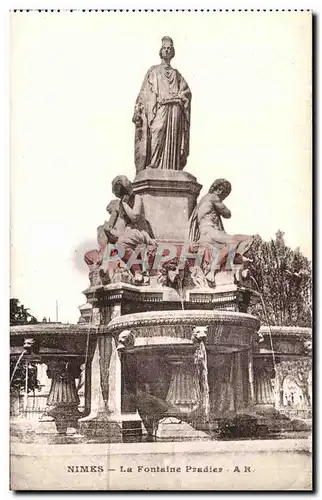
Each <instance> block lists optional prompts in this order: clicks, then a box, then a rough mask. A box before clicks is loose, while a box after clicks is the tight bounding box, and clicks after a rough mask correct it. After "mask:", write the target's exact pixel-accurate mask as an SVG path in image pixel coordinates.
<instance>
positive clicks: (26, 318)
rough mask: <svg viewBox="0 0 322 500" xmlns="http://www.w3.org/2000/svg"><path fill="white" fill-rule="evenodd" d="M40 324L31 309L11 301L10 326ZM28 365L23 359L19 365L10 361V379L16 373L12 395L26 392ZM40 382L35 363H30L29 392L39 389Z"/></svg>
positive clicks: (11, 385)
mask: <svg viewBox="0 0 322 500" xmlns="http://www.w3.org/2000/svg"><path fill="white" fill-rule="evenodd" d="M35 323H38V321H37V319H36V318H35V316H33V315H32V314H31V313H30V312H29V309H26V308H25V307H24V306H23V305H22V304H20V303H19V300H18V299H10V326H14V325H28V324H35ZM26 372H27V363H26V362H24V359H23V358H22V359H21V360H20V362H19V363H18V364H17V360H16V359H11V360H10V377H12V374H13V373H14V376H13V379H12V380H11V383H10V392H11V394H19V393H20V392H21V391H22V390H25V388H26V387H25V386H26V376H27V373H26ZM39 388H40V385H39V381H38V380H37V367H36V365H35V364H34V363H31V362H28V378H27V389H28V392H31V391H34V390H35V389H39Z"/></svg>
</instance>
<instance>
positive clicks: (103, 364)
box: [79, 306, 122, 441]
mask: <svg viewBox="0 0 322 500" xmlns="http://www.w3.org/2000/svg"><path fill="white" fill-rule="evenodd" d="M119 314H120V306H113V307H111V308H109V310H108V311H107V315H106V317H105V318H104V322H105V323H108V322H109V321H110V319H113V317H115V316H117V315H119ZM100 323H101V314H100V311H99V309H98V308H94V309H93V316H92V324H94V325H96V326H98V325H99V324H100ZM115 352H116V347H115V342H114V339H113V338H112V337H111V336H107V335H104V336H101V337H98V338H97V340H96V345H95V350H94V355H93V359H92V362H91V368H90V373H91V377H90V393H91V402H90V413H89V415H87V416H86V417H83V418H81V419H80V421H79V422H80V425H81V431H82V432H85V433H87V434H91V435H92V436H93V437H96V436H104V437H108V436H109V438H110V440H111V441H122V438H121V429H120V427H119V426H118V425H117V423H116V419H115V418H113V417H114V416H112V414H113V413H114V414H115V406H114V404H113V401H112V402H111V399H112V400H113V399H114V395H113V394H112V393H113V392H114V390H115V387H114V384H113V376H111V371H112V370H113V369H115V366H114V364H112V359H113V357H114V358H115ZM111 385H112V387H111Z"/></svg>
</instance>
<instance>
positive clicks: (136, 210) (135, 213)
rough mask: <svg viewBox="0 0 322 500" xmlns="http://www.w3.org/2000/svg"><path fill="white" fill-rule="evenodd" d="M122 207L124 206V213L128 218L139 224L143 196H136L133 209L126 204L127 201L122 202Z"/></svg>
mask: <svg viewBox="0 0 322 500" xmlns="http://www.w3.org/2000/svg"><path fill="white" fill-rule="evenodd" d="M122 205H123V208H124V211H125V213H126V215H127V216H128V218H129V219H130V220H131V221H132V222H137V221H138V220H139V218H140V216H141V213H142V199H141V196H139V195H135V200H134V205H133V208H131V207H130V206H129V205H128V204H127V203H126V201H123V200H122Z"/></svg>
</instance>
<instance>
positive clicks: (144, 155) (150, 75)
mask: <svg viewBox="0 0 322 500" xmlns="http://www.w3.org/2000/svg"><path fill="white" fill-rule="evenodd" d="M176 97H180V98H181V99H182V101H181V103H173V102H171V101H170V102H169V100H170V99H173V98H176ZM167 101H168V102H167ZM190 103H191V92H190V89H189V87H188V84H187V83H186V81H185V80H184V78H183V77H182V76H181V74H180V73H179V71H178V70H176V69H174V68H172V67H171V66H169V65H167V64H165V63H162V64H159V65H157V66H152V68H150V69H149V71H148V72H147V74H146V76H145V78H144V81H143V84H142V87H141V91H140V93H139V95H138V97H137V100H136V104H135V110H134V117H136V118H137V121H136V131H135V165H136V170H137V172H140V171H141V170H144V169H145V168H148V167H151V168H159V169H167V170H182V169H183V168H184V166H185V164H186V161H187V157H188V155H189V133H190ZM134 117H133V118H134ZM134 121H135V120H134Z"/></svg>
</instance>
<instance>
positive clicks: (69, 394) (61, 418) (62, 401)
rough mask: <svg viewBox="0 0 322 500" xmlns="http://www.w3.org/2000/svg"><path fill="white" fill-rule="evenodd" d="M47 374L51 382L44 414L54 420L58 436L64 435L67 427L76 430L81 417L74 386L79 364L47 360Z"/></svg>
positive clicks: (62, 360)
mask: <svg viewBox="0 0 322 500" xmlns="http://www.w3.org/2000/svg"><path fill="white" fill-rule="evenodd" d="M47 374H48V377H49V378H51V379H52V382H51V388H50V392H49V395H48V400H47V411H46V414H47V415H48V416H49V417H52V418H53V419H54V420H55V424H56V428H57V432H58V433H60V434H61V433H65V432H66V431H67V429H68V428H69V427H72V428H74V429H77V428H78V419H79V417H80V416H81V413H80V411H79V410H78V405H79V397H78V394H77V389H76V384H75V379H76V378H78V376H79V363H77V362H76V360H73V359H69V358H63V359H52V360H49V361H48V370H47Z"/></svg>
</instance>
